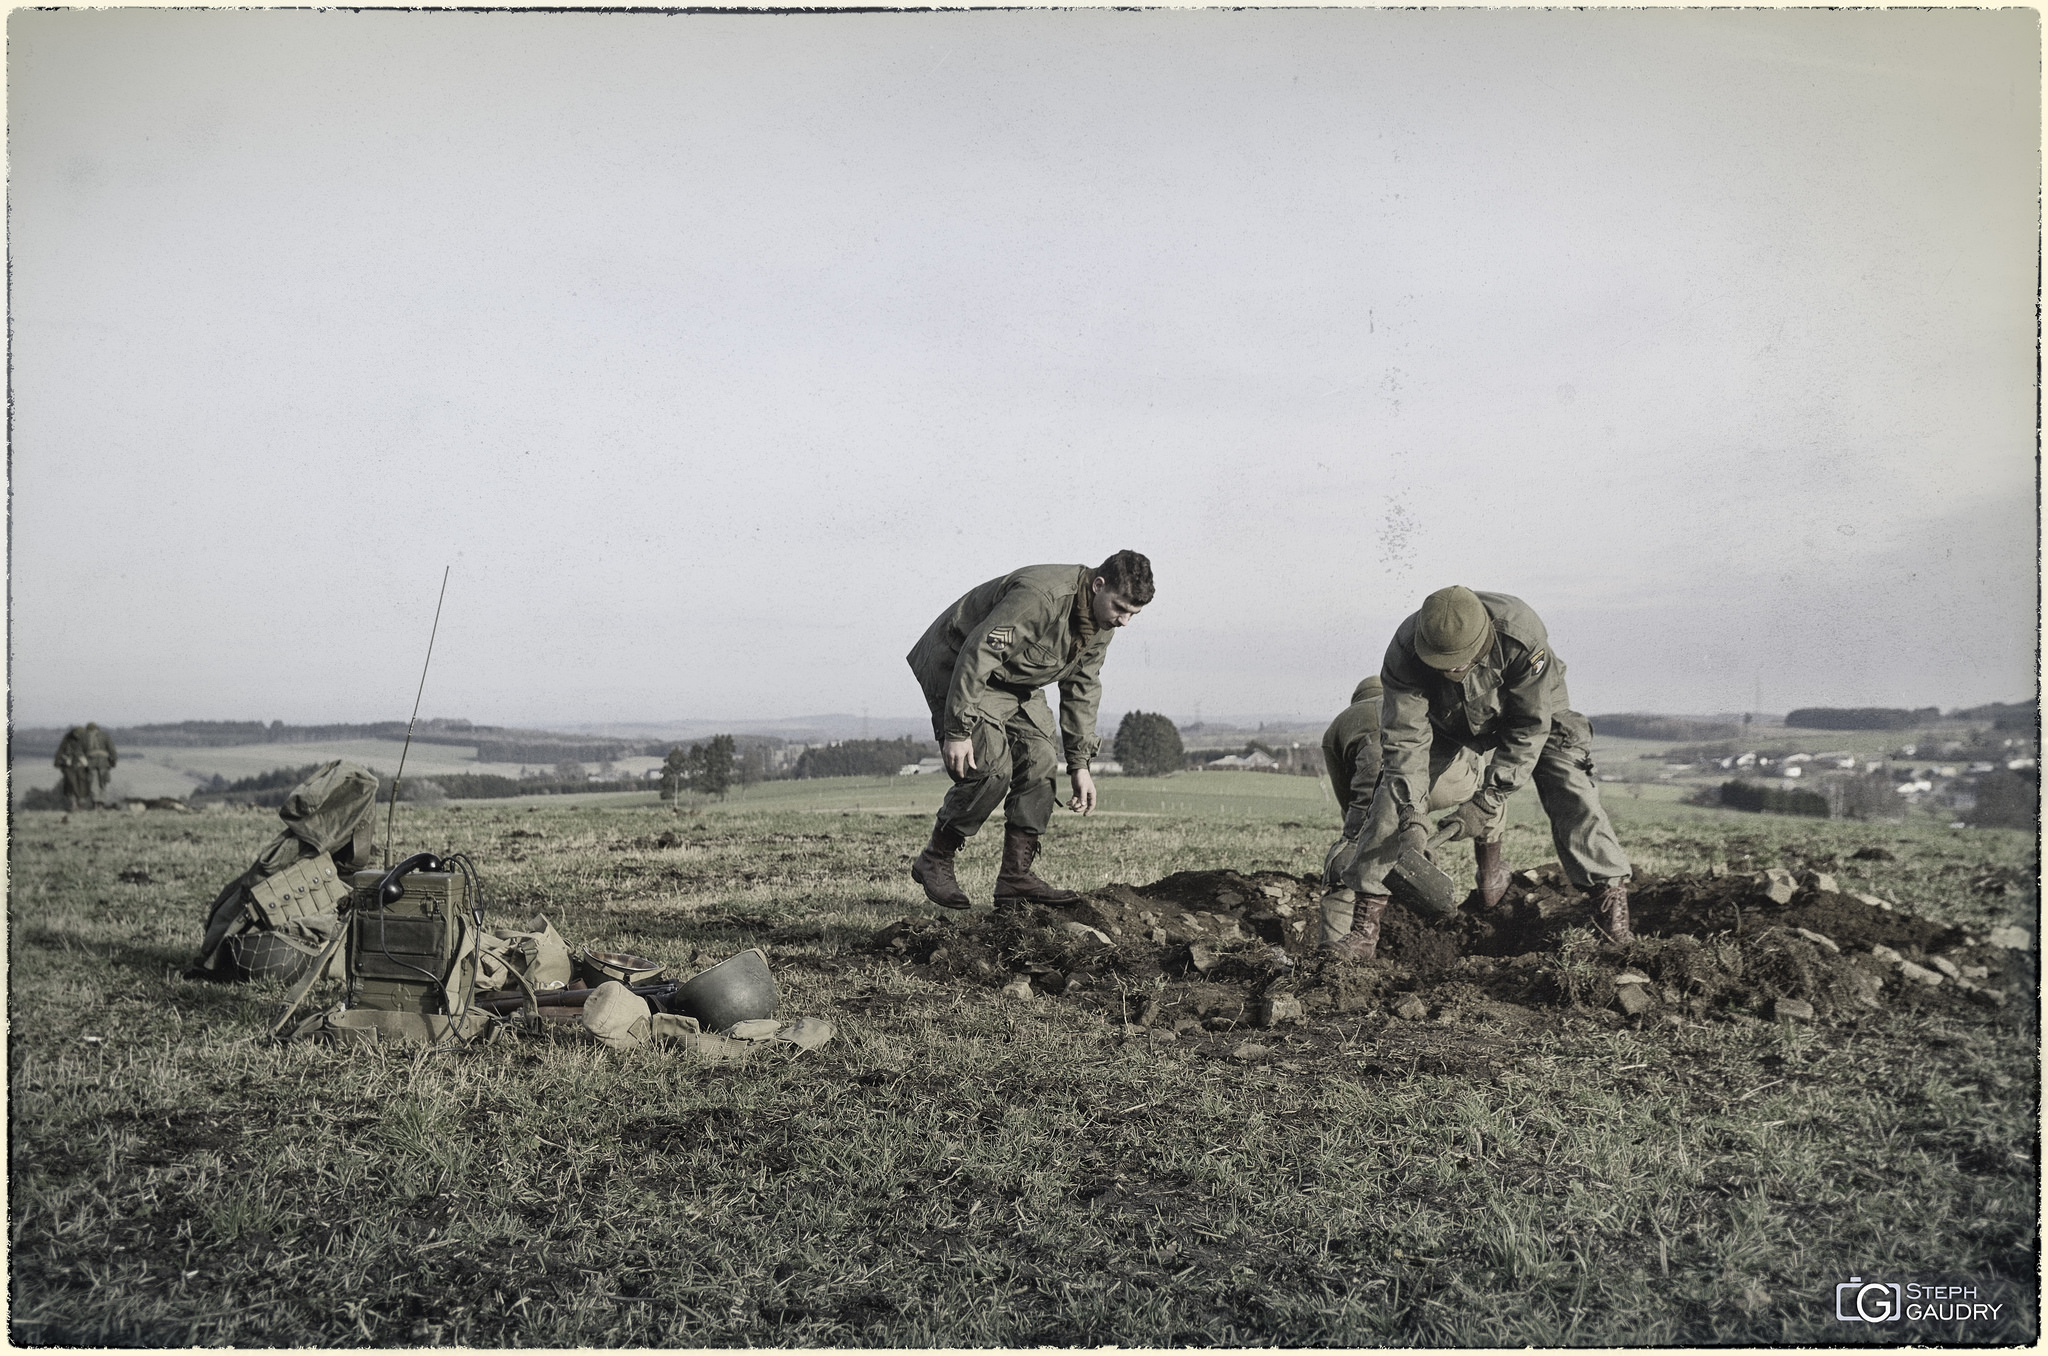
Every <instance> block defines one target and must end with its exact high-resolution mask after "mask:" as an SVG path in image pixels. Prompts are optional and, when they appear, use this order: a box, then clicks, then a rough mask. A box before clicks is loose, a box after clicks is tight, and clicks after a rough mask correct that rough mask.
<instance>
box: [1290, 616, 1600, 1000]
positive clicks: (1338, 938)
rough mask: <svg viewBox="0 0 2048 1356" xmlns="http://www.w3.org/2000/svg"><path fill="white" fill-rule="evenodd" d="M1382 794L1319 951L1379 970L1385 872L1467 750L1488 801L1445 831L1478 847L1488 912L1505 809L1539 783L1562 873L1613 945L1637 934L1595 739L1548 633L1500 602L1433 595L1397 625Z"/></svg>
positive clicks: (1502, 875)
mask: <svg viewBox="0 0 2048 1356" xmlns="http://www.w3.org/2000/svg"><path fill="white" fill-rule="evenodd" d="M1380 677H1381V679H1382V680H1383V682H1384V684H1385V690H1384V694H1383V700H1382V727H1381V730H1380V748H1381V758H1382V767H1381V771H1380V779H1379V786H1378V788H1377V789H1376V790H1375V791H1374V792H1373V795H1372V800H1371V802H1370V804H1369V806H1368V808H1367V811H1366V816H1365V826H1364V831H1363V833H1362V834H1361V840H1360V846H1359V849H1358V851H1357V852H1356V853H1355V854H1354V855H1353V857H1352V860H1351V862H1350V864H1349V865H1348V866H1347V867H1346V868H1345V869H1344V871H1343V874H1342V886H1341V887H1340V888H1338V889H1336V890H1333V891H1332V892H1331V893H1330V894H1328V895H1325V896H1324V897H1323V945H1324V946H1325V947H1326V948H1327V949H1329V950H1330V951H1332V952H1334V953H1335V954H1337V955H1338V956H1341V957H1345V958H1347V959H1351V960H1371V959H1372V958H1373V954H1374V950H1375V948H1376V947H1377V946H1378V944H1379V932H1380V917H1381V915H1382V914H1384V913H1385V912H1386V907H1387V898H1388V897H1387V894H1386V890H1385V882H1386V876H1387V872H1388V871H1389V870H1391V869H1392V868H1393V865H1394V862H1395V860H1396V859H1397V858H1398V857H1399V856H1400V854H1401V853H1402V851H1403V850H1405V849H1407V848H1411V847H1412V848H1417V849H1422V848H1424V847H1425V846H1426V844H1427V842H1428V840H1429V836H1430V828H1429V820H1428V818H1427V813H1428V808H1429V785H1430V782H1431V781H1432V780H1434V777H1435V776H1436V775H1437V774H1439V773H1440V771H1441V770H1442V769H1444V768H1446V767H1447V766H1449V764H1450V763H1451V762H1452V761H1453V760H1454V759H1456V758H1457V757H1459V756H1460V755H1461V754H1462V753H1463V752H1465V751H1467V750H1473V751H1478V752H1483V753H1491V754H1492V758H1491V760H1490V761H1489V762H1488V764H1487V767H1486V775H1485V777H1484V779H1483V781H1482V782H1481V784H1480V786H1479V789H1478V790H1477V791H1476V792H1475V793H1474V794H1473V795H1472V796H1471V797H1469V798H1468V799H1466V800H1465V802H1464V803H1463V804H1461V805H1459V806H1458V807H1457V809H1456V811H1455V812H1453V813H1452V815H1451V816H1450V817H1449V818H1447V819H1445V820H1444V821H1443V825H1442V827H1443V828H1446V829H1449V830H1450V831H1451V841H1452V842H1456V841H1458V840H1459V839H1463V838H1470V839H1472V840H1473V841H1474V843H1475V844H1476V845H1477V855H1478V859H1479V897H1480V903H1481V904H1482V905H1484V906H1485V907H1488V908H1491V907H1493V906H1494V905H1495V904H1498V903H1499V902H1500V899H1501V896H1502V895H1503V894H1505V893H1506V892H1507V880H1508V873H1507V867H1506V865H1505V864H1504V863H1503V862H1502V861H1501V849H1500V839H1501V829H1502V826H1503V824H1504V823H1505V821H1506V818H1507V802H1508V797H1509V796H1511V795H1513V794H1514V793H1515V791H1516V790H1517V789H1519V788H1520V787H1521V785H1522V783H1523V782H1525V781H1530V780H1534V781H1535V783H1536V794H1537V796H1538V797H1539V798H1540V799H1541V800H1542V802H1543V813H1544V814H1545V815H1546V816H1548V817H1549V819H1550V836H1551V841H1552V842H1553V843H1555V844H1556V846H1557V859H1558V861H1559V863H1561V864H1562V865H1563V867H1564V869H1565V874H1566V875H1567V876H1569V877H1570V879H1571V882H1572V884H1574V885H1576V886H1578V887H1579V888H1580V889H1582V890H1585V891H1587V892H1588V894H1589V896H1590V899H1591V902H1592V905H1593V913H1594V917H1595V919H1596V920H1597V921H1598V922H1599V925H1600V926H1601V927H1602V928H1603V929H1604V930H1605V931H1606V933H1607V935H1608V936H1609V937H1610V938H1612V939H1613V940H1614V941H1616V942H1620V943H1626V942H1629V941H1631V940H1633V934H1632V933H1631V932H1630V930H1629V922H1628V877H1629V864H1628V858H1627V857H1626V856H1625V855H1623V853H1622V850H1621V844H1620V843H1619V842H1618V841H1617V840H1616V839H1615V836H1614V829H1613V826H1612V825H1610V824H1609V823H1608V822H1607V812H1606V811H1605V810H1604V809H1602V808H1601V805H1600V791H1599V787H1598V786H1597V785H1596V784H1595V782H1594V781H1593V726H1592V723H1591V722H1590V721H1588V720H1587V719H1586V718H1585V717H1584V716H1582V715H1580V714H1579V713H1578V712H1576V711H1573V710H1571V709H1570V707H1571V699H1570V697H1569V696H1568V695H1567V694H1566V692H1565V685H1564V663H1563V661H1562V660H1559V659H1558V658H1557V657H1556V656H1555V655H1553V654H1551V652H1550V638H1549V636H1548V635H1547V634H1546V633H1545V631H1544V629H1543V622H1542V620H1541V619H1540V618H1539V617H1537V615H1536V613H1535V612H1534V610H1532V609H1531V608H1530V607H1529V605H1528V604H1527V603H1524V602H1523V601H1522V600H1521V599H1519V598H1513V597H1510V596H1508V595H1507V594H1505V593H1475V592H1473V591H1472V590H1471V589H1468V588H1464V587H1462V586H1458V585H1453V586H1452V587H1450V588H1447V589H1438V590H1437V591H1436V592H1435V593H1432V594H1430V595H1429V597H1427V598H1425V599H1424V600H1423V602H1422V610H1421V611H1419V612H1417V613H1415V614H1414V615H1413V616H1411V617H1409V618H1408V619H1407V620H1406V621H1404V622H1402V623H1401V625H1400V628H1399V629H1398V630H1396V631H1395V632H1394V639H1393V642H1392V643H1391V644H1390V645H1388V646H1387V656H1386V660H1385V662H1384V664H1383V665H1382V667H1381V669H1380Z"/></svg>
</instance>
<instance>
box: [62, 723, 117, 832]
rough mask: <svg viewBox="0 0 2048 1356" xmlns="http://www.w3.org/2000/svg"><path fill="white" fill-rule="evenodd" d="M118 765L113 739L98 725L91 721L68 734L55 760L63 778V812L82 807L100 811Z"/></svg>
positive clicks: (69, 731) (74, 727)
mask: <svg viewBox="0 0 2048 1356" xmlns="http://www.w3.org/2000/svg"><path fill="white" fill-rule="evenodd" d="M119 761H120V759H119V758H117V757H116V756H115V754H114V741H113V739H112V738H111V737H109V736H108V734H107V732H106V731H105V730H102V729H101V728H100V727H99V724H98V722H96V721H90V720H89V721H87V722H86V723H85V724H83V725H74V726H72V727H71V728H70V729H69V730H67V731H65V732H64V738H63V739H62V740H60V741H59V742H58V744H57V757H56V759H55V762H56V765H57V770H58V771H59V772H60V773H62V774H63V777H64V808H65V809H67V810H76V809H78V808H79V806H80V804H81V803H83V804H84V805H85V807H86V808H88V809H91V808H97V807H98V805H99V803H100V801H101V800H102V799H104V798H105V795H106V790H107V782H108V780H109V779H110V778H111V777H112V776H113V772H114V764H116V763H117V762H119Z"/></svg>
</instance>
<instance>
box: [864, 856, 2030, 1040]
mask: <svg viewBox="0 0 2048 1356" xmlns="http://www.w3.org/2000/svg"><path fill="white" fill-rule="evenodd" d="M1830 884H1831V882H1830V881H1828V879H1827V878H1826V877H1810V878H1809V879H1808V881H1807V883H1806V884H1804V885H1798V886H1795V885H1794V884H1793V883H1792V882H1791V880H1790V878H1789V877H1786V876H1783V875H1782V874H1781V876H1780V877H1779V878H1778V879H1777V880H1772V879H1769V878H1766V877H1751V876H1747V875H1744V876H1717V877H1715V876H1710V877H1694V876H1675V877H1670V878H1654V877H1638V878H1637V879H1636V881H1635V882H1634V884H1633V886H1632V888H1631V892H1630V911H1631V914H1632V917H1633V920H1634V927H1635V932H1636V940H1635V941H1634V942H1633V943H1631V944H1630V945H1628V946H1615V945H1613V944H1611V943H1608V942H1606V941H1604V940H1603V939H1602V938H1601V937H1600V935H1599V934H1597V933H1595V932H1593V931H1592V930H1591V918H1590V912H1589V908H1588V905H1587V903H1586V900H1585V897H1584V895H1583V894H1582V893H1581V892H1579V891H1577V890H1575V889H1573V888H1571V887H1570V886H1569V885H1568V884H1566V883H1565V882H1564V881H1563V879H1562V877H1561V876H1560V875H1559V874H1558V873H1557V872H1556V871H1555V870H1554V869H1551V870H1545V871H1537V872H1523V873H1520V874H1519V875H1518V876H1517V877H1516V881H1515V884H1514V885H1513V886H1512V887H1511V888H1510V890H1509V893H1508V896H1507V898H1506V899H1505V900H1503V901H1502V903H1501V905H1500V907H1498V908H1496V909H1493V910H1490V911H1481V910H1479V909H1478V907H1477V904H1476V901H1472V900H1468V901H1467V903H1466V905H1465V907H1464V909H1463V910H1461V911H1460V912H1459V913H1458V914H1457V915H1455V916H1453V917H1452V918H1450V919H1446V920H1443V921H1441V922H1437V923H1431V922H1429V921H1427V920H1424V919H1422V918H1419V917H1417V916H1416V915H1414V914H1412V913H1410V912H1409V911H1408V910H1406V909H1405V908H1403V907H1402V906H1401V905H1400V904H1398V903H1396V904H1392V905H1390V906H1389V907H1388V909H1387V913H1386V918H1385V921H1384V923H1383V925H1382V931H1381V939H1380V946H1379V958H1378V959H1377V960H1374V961H1370V962H1367V963H1365V964H1355V963H1351V962H1345V961H1337V960H1332V959H1329V958H1327V957H1325V956H1324V955H1323V954H1322V953H1321V952H1320V951H1319V950H1318V942H1319V939H1320V929H1321V915H1320V912H1319V910H1318V907H1317V905H1318V901H1319V900H1320V899H1321V897H1322V893H1323V890H1322V885H1321V882H1320V880H1319V879H1318V878H1317V877H1315V876H1290V875H1287V874H1284V873H1281V872H1269V871H1260V872H1254V873H1252V874H1251V875H1241V874H1239V873H1238V872H1235V871H1182V872H1177V873H1175V874H1174V875H1171V876H1168V877H1166V878H1165V879H1164V880H1159V881H1155V882H1153V883H1152V884H1150V885H1138V886H1133V885H1121V884H1119V885H1110V886H1106V887H1104V888H1102V889H1100V890H1096V891H1093V892H1091V893H1089V894H1088V895H1086V896H1084V897H1083V898H1082V899H1081V901H1080V902H1079V903H1076V904H1072V905H1067V906H1062V907H1047V906H1042V905H1017V904H1006V905H1001V906H999V907H998V908H997V909H996V910H995V911H994V912H993V913H985V912H981V911H978V910H977V911H976V912H974V913H973V914H967V915H957V916H948V917H929V916H928V917H920V918H905V919H902V920H900V921H898V922H896V923H894V924H891V925H890V926H889V927H887V928H885V929H883V930H882V932H881V933H879V934H878V935H877V936H876V938H875V939H874V942H873V944H872V945H873V947H874V949H875V950H876V951H878V952H880V953H881V954H882V955H883V956H885V957H889V958H891V959H894V960H896V961H897V962H898V963H900V964H902V965H904V966H906V967H908V968H909V969H910V970H911V972H912V973H914V974H916V975H918V976H919V977H921V978H924V979H928V980H932V981H934V982H939V983H960V982H964V983H974V984H980V985H986V986H988V987H992V988H1001V987H1005V986H1008V987H1009V988H1010V990H1011V991H1012V992H1013V993H1018V994H1019V996H1022V992H1021V990H1020V989H1019V988H1018V987H1017V986H1018V984H1019V981H1023V982H1024V983H1025V984H1028V986H1029V989H1030V992H1031V993H1032V994H1044V995H1053V996H1058V997H1060V998H1062V999H1065V1000H1067V1001H1071V1002H1074V1003H1076V1004H1078V1005H1081V1006H1084V1007H1092V1008H1096V1009H1099V1010H1101V1011H1102V1012H1103V1014H1104V1016H1105V1017H1107V1018H1109V1019H1111V1020H1113V1021H1122V1022H1128V1023H1132V1024H1136V1025H1141V1026H1150V1025H1154V1024H1156V1023H1160V1022H1164V1021H1170V1022H1171V1024H1172V1025H1174V1026H1177V1027H1178V1028H1180V1029H1182V1030H1185V1029H1188V1028H1189V1027H1191V1026H1198V1027H1201V1028H1203V1029H1206V1030H1210V1031H1224V1030H1231V1029H1234V1028H1237V1027H1241V1026H1271V1025H1276V1024H1284V1023H1291V1022H1313V1021H1314V1020H1315V1019H1316V1018H1318V1017H1328V1016H1332V1015H1336V1014H1344V1013H1362V1012H1391V1013H1392V1014H1394V1015H1395V1016H1398V1017H1404V1018H1408V1019H1410V1020H1422V1019H1424V1018H1428V1017H1435V1018H1438V1019H1440V1020H1456V1019H1458V1018H1460V1017H1473V1016H1478V1017H1487V1018H1493V1019H1498V1020H1503V1021H1509V1022H1529V1021H1539V1020H1543V1019H1545V1018H1546V1017H1555V1016H1557V1015H1560V1014H1562V1013H1564V1012H1567V1011H1580V1012H1585V1011H1602V1012H1609V1013H1612V1014H1614V1015H1615V1016H1616V1017H1617V1019H1619V1018H1623V1017H1626V1018H1635V1019H1639V1020H1656V1019H1669V1020H1676V1021H1686V1020H1703V1019H1713V1018H1717V1017H1724V1018H1725V1017H1728V1016H1731V1015H1738V1014H1739V1015H1742V1016H1747V1017H1778V1018H1791V1019H1798V1020H1839V1019H1844V1018H1850V1017H1854V1016H1856V1015H1858V1014H1859V1013H1867V1012H1871V1011H1876V1010H1881V1009H1884V1008H1888V1007H1899V1006H1910V1007H1916V1008H1928V1007H1932V1008H1940V1009H1953V1010H1957V1011H1970V1012H1977V1013H1988V1012H1992V1011H1999V1010H2003V1011H2005V1012H2008V1013H2011V1014H2013V1015H2015V1016H2016V1017H2020V1018H2022V1019H2023V1018H2024V1014H2025V1013H2027V1012H2030V1011H2031V1010H2032V1007H2033V994H2034V991H2035V984H2036V978H2037V977H2036V972H2035V966H2034V957H2033V954H2032V953H2031V952H2027V951H2012V950H2006V949H2004V948H2001V947H1996V946H1991V945H1988V944H1986V943H1984V942H1983V941H1981V940H1980V939H1978V938H1975V937H1971V936H1969V935H1967V934H1966V933H1964V932H1963V931H1962V930H1961V929H1958V928H1954V927H1950V926H1947V925H1944V924H1941V923H1935V922H1932V921H1930V920H1927V919H1924V918H1917V917H1914V916H1913V915H1911V914H1906V913H1902V912H1898V911H1896V910H1892V909H1889V908H1886V907H1883V906H1881V905H1879V904H1877V903H1875V902H1870V901H1868V900H1867V899H1866V898H1863V897H1857V896H1852V895H1848V894H1844V893H1841V892H1839V891H1836V890H1834V889H1830V888H1827V887H1828V886H1829V885H1830ZM1773 892H1774V893H1773Z"/></svg>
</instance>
